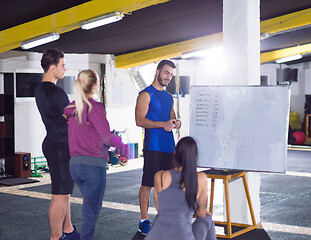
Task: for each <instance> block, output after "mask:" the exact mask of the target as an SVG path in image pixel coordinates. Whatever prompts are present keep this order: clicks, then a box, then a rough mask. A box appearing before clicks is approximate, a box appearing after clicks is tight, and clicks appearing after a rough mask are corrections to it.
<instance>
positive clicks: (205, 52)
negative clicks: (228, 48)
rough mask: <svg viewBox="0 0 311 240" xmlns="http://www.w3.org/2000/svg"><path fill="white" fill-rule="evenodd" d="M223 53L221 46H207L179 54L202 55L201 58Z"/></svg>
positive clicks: (183, 55) (188, 56) (189, 56)
mask: <svg viewBox="0 0 311 240" xmlns="http://www.w3.org/2000/svg"><path fill="white" fill-rule="evenodd" d="M222 55H223V48H222V47H215V48H207V49H203V50H199V51H192V52H186V53H183V54H182V55H181V58H184V59H185V58H191V57H203V58H214V57H217V56H222Z"/></svg>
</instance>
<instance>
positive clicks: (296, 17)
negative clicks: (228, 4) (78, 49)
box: [115, 8, 311, 68]
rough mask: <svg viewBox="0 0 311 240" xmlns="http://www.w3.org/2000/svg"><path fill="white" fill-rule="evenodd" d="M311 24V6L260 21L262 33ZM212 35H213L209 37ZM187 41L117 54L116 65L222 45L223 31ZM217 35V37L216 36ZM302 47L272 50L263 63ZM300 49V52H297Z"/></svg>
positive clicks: (145, 62)
mask: <svg viewBox="0 0 311 240" xmlns="http://www.w3.org/2000/svg"><path fill="white" fill-rule="evenodd" d="M308 24H311V8H309V9H305V10H302V11H299V12H295V13H291V14H286V15H283V16H280V17H276V18H272V19H268V20H265V21H262V22H260V32H261V33H264V32H266V33H269V34H272V33H276V32H280V31H284V30H288V29H292V28H297V27H302V26H305V25H308ZM209 36H212V37H209ZM209 36H206V37H201V38H198V39H192V40H189V41H185V42H180V43H175V44H170V45H167V46H162V47H158V48H153V49H148V50H143V51H139V52H134V53H128V54H124V55H119V56H116V58H115V60H116V67H119V68H129V67H134V66H138V65H142V64H147V63H151V62H156V61H158V60H160V59H163V58H170V57H177V56H180V55H181V54H182V53H183V52H189V51H193V50H199V49H203V48H209V47H210V46H211V45H214V46H220V45H222V33H218V34H213V35H209ZM216 36H217V37H216ZM300 49H301V48H293V49H291V50H290V51H283V52H278V51H272V52H271V53H270V52H267V53H263V54H262V55H261V58H262V59H261V63H265V62H271V61H275V60H276V59H278V58H281V57H280V56H281V55H282V56H283V55H284V57H285V56H290V55H295V54H299V53H300ZM296 51H298V52H296Z"/></svg>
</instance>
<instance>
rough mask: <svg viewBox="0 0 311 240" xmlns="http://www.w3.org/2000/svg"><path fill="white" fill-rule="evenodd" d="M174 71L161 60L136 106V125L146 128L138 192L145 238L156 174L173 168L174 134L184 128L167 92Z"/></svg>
mask: <svg viewBox="0 0 311 240" xmlns="http://www.w3.org/2000/svg"><path fill="white" fill-rule="evenodd" d="M175 68H176V66H175V64H174V63H173V62H172V61H170V60H162V61H161V62H160V63H159V64H158V67H157V70H156V75H155V79H154V81H153V83H152V84H151V85H150V86H149V87H147V88H145V89H144V90H143V91H141V92H140V93H139V96H138V98H137V102H136V109H135V118H136V124H137V126H140V127H143V128H145V139H144V149H143V151H144V168H143V177H142V183H141V187H140V190H139V205H140V214H141V221H140V223H139V227H138V230H139V231H140V232H141V233H142V234H144V235H147V233H148V231H149V228H150V221H149V219H148V208H149V198H150V191H151V188H152V187H153V186H154V182H153V179H154V174H155V173H156V172H157V171H159V170H168V169H171V168H172V167H173V153H174V149H175V142H174V136H173V132H172V130H173V129H179V128H180V126H181V122H180V121H179V120H177V119H176V115H175V111H174V102H173V97H172V96H171V94H169V93H168V92H167V91H165V87H166V86H167V85H168V84H169V82H170V81H171V78H172V76H173V73H174V69H175Z"/></svg>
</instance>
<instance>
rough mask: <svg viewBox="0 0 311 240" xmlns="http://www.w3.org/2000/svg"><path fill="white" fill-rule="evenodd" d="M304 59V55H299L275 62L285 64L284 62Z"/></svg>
mask: <svg viewBox="0 0 311 240" xmlns="http://www.w3.org/2000/svg"><path fill="white" fill-rule="evenodd" d="M300 58H302V54H297V55H292V56H288V57H283V58H279V59H277V60H275V62H276V63H284V62H289V61H294V60H298V59H300Z"/></svg>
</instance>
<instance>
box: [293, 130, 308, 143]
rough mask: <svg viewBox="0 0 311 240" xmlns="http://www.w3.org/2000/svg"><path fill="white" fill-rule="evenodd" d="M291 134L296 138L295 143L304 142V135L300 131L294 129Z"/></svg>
mask: <svg viewBox="0 0 311 240" xmlns="http://www.w3.org/2000/svg"><path fill="white" fill-rule="evenodd" d="M293 136H294V137H295V138H296V144H299V145H301V144H304V143H305V141H306V135H305V134H304V133H303V132H301V131H296V132H294V133H293Z"/></svg>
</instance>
